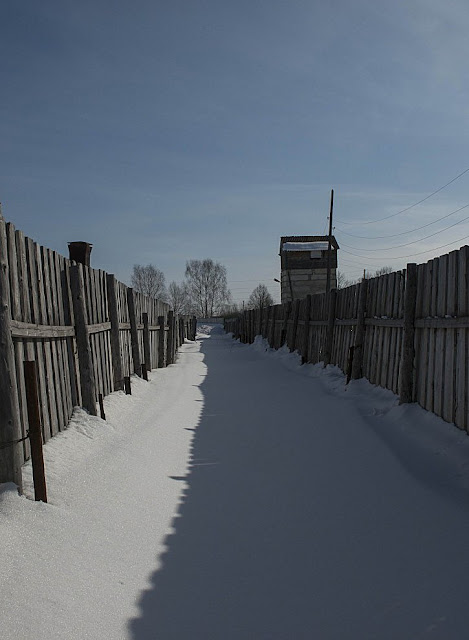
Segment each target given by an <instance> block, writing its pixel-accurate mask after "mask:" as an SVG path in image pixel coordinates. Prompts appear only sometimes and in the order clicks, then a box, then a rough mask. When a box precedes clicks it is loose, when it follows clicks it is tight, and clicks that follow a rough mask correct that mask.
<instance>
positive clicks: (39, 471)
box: [23, 360, 47, 502]
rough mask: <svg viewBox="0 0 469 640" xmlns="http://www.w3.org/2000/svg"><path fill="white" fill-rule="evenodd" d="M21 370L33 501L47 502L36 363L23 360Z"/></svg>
mask: <svg viewBox="0 0 469 640" xmlns="http://www.w3.org/2000/svg"><path fill="white" fill-rule="evenodd" d="M23 370H24V380H25V386H26V404H27V406H28V423H29V442H30V444H31V463H32V467H33V482H34V499H35V500H37V501H42V502H47V489H46V476H45V473H44V455H43V450H42V430H41V417H40V414H39V395H38V390H37V371H36V362H35V361H34V360H31V361H28V360H25V361H24V363H23Z"/></svg>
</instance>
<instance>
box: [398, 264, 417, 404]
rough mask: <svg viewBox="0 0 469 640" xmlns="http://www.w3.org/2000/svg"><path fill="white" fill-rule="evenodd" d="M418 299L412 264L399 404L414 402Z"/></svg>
mask: <svg viewBox="0 0 469 640" xmlns="http://www.w3.org/2000/svg"><path fill="white" fill-rule="evenodd" d="M416 298H417V265H416V264H415V262H410V263H409V264H408V265H407V269H406V281H405V292H404V335H403V339H402V355H401V366H400V370H399V404H403V403H405V402H413V395H414V389H413V366H414V355H415V350H414V334H415V304H416Z"/></svg>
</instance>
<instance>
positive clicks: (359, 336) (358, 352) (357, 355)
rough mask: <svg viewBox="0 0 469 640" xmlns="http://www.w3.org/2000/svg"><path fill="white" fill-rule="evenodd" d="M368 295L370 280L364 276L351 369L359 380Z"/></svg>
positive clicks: (354, 378)
mask: <svg viewBox="0 0 469 640" xmlns="http://www.w3.org/2000/svg"><path fill="white" fill-rule="evenodd" d="M367 297H368V280H367V279H366V278H363V280H362V281H361V283H360V291H359V293H358V313H357V326H356V329H355V343H354V349H353V360H352V370H351V378H352V380H357V379H358V378H361V377H362V367H363V347H364V344H365V315H366V300H367Z"/></svg>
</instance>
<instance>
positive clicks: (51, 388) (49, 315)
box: [40, 247, 60, 436]
mask: <svg viewBox="0 0 469 640" xmlns="http://www.w3.org/2000/svg"><path fill="white" fill-rule="evenodd" d="M40 253H41V261H42V265H41V270H42V277H43V280H44V295H45V306H44V307H43V308H42V314H43V321H44V322H45V323H46V324H48V325H53V324H54V322H53V311H52V310H53V303H52V294H51V287H52V284H51V275H50V269H49V250H48V249H46V248H45V247H40ZM43 344H44V354H45V363H46V368H45V371H46V384H47V397H48V400H49V415H50V434H51V436H55V435H56V434H57V433H58V432H59V430H60V429H59V422H60V420H59V418H60V416H59V413H58V403H57V390H56V389H57V386H56V378H55V374H56V372H57V350H56V346H55V343H54V341H53V340H44V342H43Z"/></svg>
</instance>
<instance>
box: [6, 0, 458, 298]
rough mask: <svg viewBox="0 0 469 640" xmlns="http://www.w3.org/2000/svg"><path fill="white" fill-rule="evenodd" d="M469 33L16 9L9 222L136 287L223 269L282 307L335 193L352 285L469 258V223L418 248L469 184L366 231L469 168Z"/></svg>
mask: <svg viewBox="0 0 469 640" xmlns="http://www.w3.org/2000/svg"><path fill="white" fill-rule="evenodd" d="M468 33H469V9H468V8H467V4H466V3H465V2H463V1H459V0H456V1H451V0H449V1H448V0H444V1H443V0H441V1H440V0H407V1H406V2H403V1H401V0H395V1H394V2H392V3H390V2H384V1H381V0H379V1H376V0H375V1H368V0H356V1H355V2H353V3H352V2H349V1H347V0H335V1H334V0H332V1H329V2H327V3H326V2H317V1H314V0H310V1H308V2H307V1H301V0H289V1H288V2H286V1H279V0H270V1H269V2H267V1H262V2H261V1H256V0H250V1H249V2H247V1H244V0H237V1H236V2H234V1H231V2H228V1H226V0H205V1H202V0H200V1H197V0H192V1H189V0H184V1H178V0H172V1H171V2H160V1H158V0H153V1H151V2H150V1H147V0H134V1H133V2H130V1H129V2H127V1H125V2H124V1H123V0H114V1H113V2H110V1H109V2H108V1H100V0H94V1H93V2H90V1H88V0H81V1H80V2H76V1H73V2H72V1H70V0H60V1H48V0H43V1H41V2H37V0H34V1H32V0H24V1H23V2H18V1H17V0H2V2H1V3H0V59H1V63H0V74H1V75H0V81H1V84H0V86H1V88H2V100H1V101H0V201H1V202H2V205H3V213H4V216H5V218H6V219H7V220H10V221H12V222H13V223H14V224H15V225H16V226H17V228H20V229H22V230H23V231H24V232H25V233H26V235H29V236H30V237H33V238H34V239H35V240H37V241H39V242H41V243H42V244H45V245H46V246H49V247H51V248H53V249H56V250H58V251H60V252H61V253H65V254H66V253H67V242H68V241H70V240H87V241H89V242H92V243H93V245H94V247H93V253H92V264H93V266H95V267H99V268H103V269H106V270H107V271H109V272H113V273H115V274H116V275H117V276H118V277H119V278H120V279H121V280H124V281H128V279H129V275H130V272H131V269H132V265H133V264H134V263H140V264H147V263H150V262H151V263H153V264H155V265H156V266H157V267H159V268H161V269H162V270H163V271H164V272H165V274H166V278H167V281H168V282H169V281H171V280H173V279H174V280H177V281H180V280H182V278H183V274H184V267H185V262H186V260H187V259H191V258H205V257H211V258H213V259H215V260H218V261H220V262H222V263H223V264H225V265H226V267H227V268H228V280H229V284H230V288H231V290H232V293H233V297H234V298H235V300H238V301H240V300H242V299H246V300H247V298H248V296H249V293H250V291H251V290H252V289H253V288H254V287H255V286H256V284H258V283H259V282H265V283H266V284H268V286H269V289H270V290H271V292H272V294H273V295H274V297H275V298H276V299H278V298H279V291H278V289H277V286H278V285H276V284H275V283H274V282H273V278H274V277H278V275H279V269H280V264H279V257H278V255H277V254H278V245H279V238H280V236H281V235H294V234H322V233H324V232H325V230H326V228H327V219H326V218H327V215H328V209H329V194H330V189H331V188H334V190H335V208H334V218H335V220H336V237H337V239H338V241H339V243H340V245H341V247H342V249H341V251H340V253H339V268H340V269H341V270H342V271H344V272H345V273H346V275H347V276H348V277H349V278H357V277H359V275H360V273H362V271H363V268H365V267H366V268H368V269H371V270H373V269H374V268H378V267H380V266H382V265H391V266H393V267H394V268H395V269H397V268H400V267H402V266H404V265H405V263H406V262H411V261H415V262H424V261H426V260H428V259H430V258H431V257H433V256H435V255H439V254H441V253H445V252H447V251H450V250H452V249H455V248H459V246H461V245H463V244H466V243H467V242H469V239H468V240H464V241H460V239H461V238H465V237H466V236H469V221H468V222H462V221H463V220H464V218H466V217H468V216H469V208H468V209H463V210H461V211H460V212H459V213H457V214H454V215H452V216H450V217H449V218H447V219H446V220H443V221H441V222H436V223H435V224H434V225H432V226H429V227H427V228H425V229H422V230H420V231H412V230H413V229H416V228H417V227H420V226H423V225H425V224H428V223H431V222H433V221H436V220H438V219H439V218H441V217H443V216H445V215H447V214H449V213H451V212H452V211H453V210H456V209H458V208H459V207H462V206H464V205H466V204H468V203H469V173H467V174H464V175H463V176H461V177H460V178H459V179H458V180H456V181H455V182H454V183H452V184H451V185H449V186H448V187H447V188H445V189H444V190H442V191H441V192H439V193H438V194H436V195H435V196H433V197H432V198H429V199H428V200H426V201H425V202H423V203H422V204H420V205H418V206H415V207H413V208H412V209H410V210H409V211H407V212H405V213H403V214H400V215H397V216H394V217H392V218H389V219H388V220H386V221H382V222H378V223H374V224H371V225H363V224H362V223H363V222H366V221H370V220H377V219H378V220H379V219H381V218H383V217H386V216H388V215H391V214H393V213H396V212H398V211H400V210H401V209H404V208H406V207H408V206H410V205H412V204H414V203H415V202H417V201H419V200H421V199H422V198H425V197H426V196H427V195H429V194H430V193H432V192H433V191H435V190H436V189H438V188H439V187H441V186H442V185H444V184H446V183H447V182H449V181H450V180H451V179H452V178H454V177H455V176H457V175H459V174H460V173H461V172H463V171H464V170H465V169H466V168H468V167H469V158H468V154H467V149H468V136H469V127H468V116H469V67H468V65H467V59H468V56H469V38H468V35H467V34H468ZM459 221H461V222H459ZM453 223H458V224H457V225H456V226H454V227H452V228H451V229H448V230H446V231H444V229H445V227H447V226H449V225H450V224H453ZM345 231H346V232H348V233H353V234H354V235H359V236H366V238H368V239H364V238H353V237H350V236H347V235H346V234H345ZM404 233H405V235H400V236H397V235H396V234H404ZM432 233H436V235H435V236H434V237H432V238H428V239H423V238H424V237H425V236H427V235H430V234H432ZM377 236H385V237H384V238H377ZM417 241H418V242H417ZM408 242H413V243H414V244H412V245H409V246H407V247H402V248H400V247H397V248H394V249H392V250H388V247H396V245H400V244H405V243H408ZM445 243H450V244H449V246H448V247H446V248H444V249H437V247H439V246H441V245H443V244H445ZM344 244H346V245H348V247H345V246H344ZM350 247H355V248H354V249H351V248H350ZM380 247H382V248H383V249H382V250H380V251H370V249H380ZM346 252H348V253H346ZM422 252H423V253H422ZM351 253H355V255H351ZM401 256H405V257H401Z"/></svg>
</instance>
